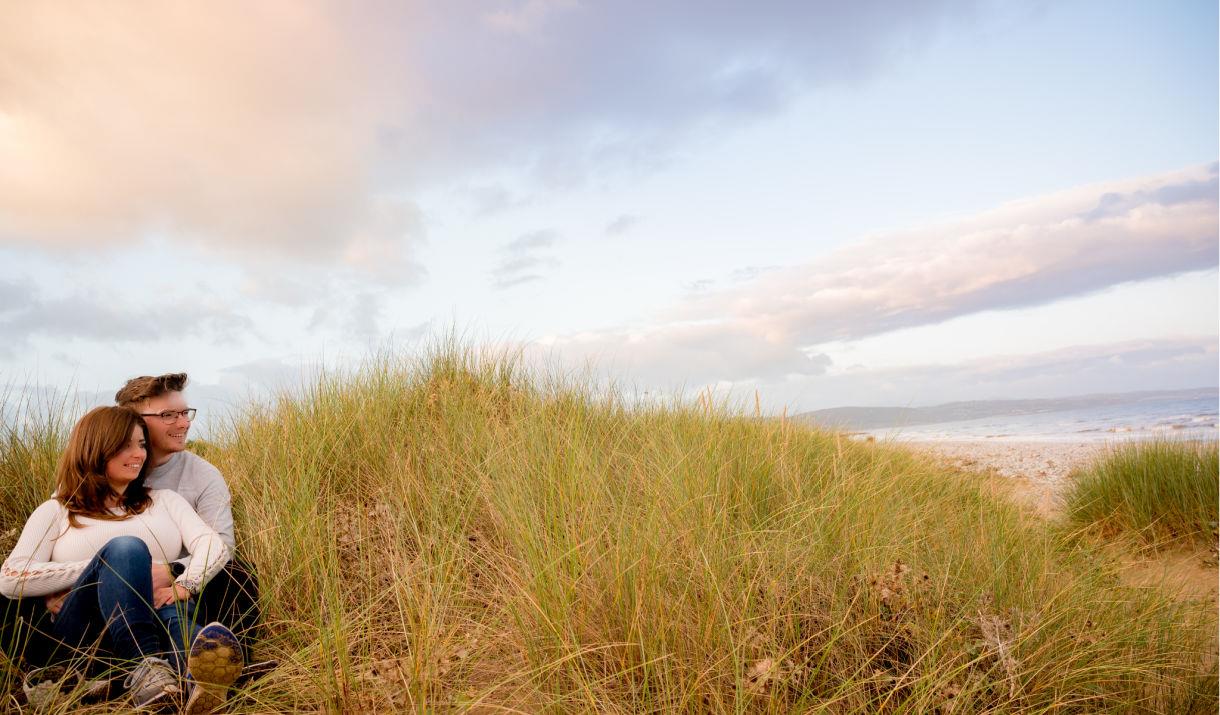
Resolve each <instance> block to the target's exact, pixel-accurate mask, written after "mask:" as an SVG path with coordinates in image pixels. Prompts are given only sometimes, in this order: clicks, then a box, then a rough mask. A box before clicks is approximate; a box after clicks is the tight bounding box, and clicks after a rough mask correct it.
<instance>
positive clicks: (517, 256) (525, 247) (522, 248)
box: [491, 230, 559, 290]
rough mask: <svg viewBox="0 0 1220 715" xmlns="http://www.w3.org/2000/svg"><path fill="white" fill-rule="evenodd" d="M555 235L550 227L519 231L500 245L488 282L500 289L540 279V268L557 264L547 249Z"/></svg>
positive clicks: (551, 267) (541, 275)
mask: <svg viewBox="0 0 1220 715" xmlns="http://www.w3.org/2000/svg"><path fill="white" fill-rule="evenodd" d="M558 238H559V236H558V234H556V233H555V232H554V231H552V230H543V231H534V232H532V233H527V234H523V235H521V236H519V237H517V238H516V239H515V240H513V241H510V242H509V243H508V244H506V245H505V246H504V247H503V248H501V249H500V260H499V262H498V263H497V264H496V266H495V268H493V269H492V272H491V277H492V284H493V285H494V286H495V287H496V288H498V289H500V290H504V289H507V288H512V287H513V286H518V285H521V284H523V283H530V282H533V281H538V280H542V278H543V272H544V271H546V270H551V269H554V268H557V267H558V266H559V260H558V259H557V258H555V257H554V256H552V255H549V254H548V253H547V249H549V248H551V247H552V246H553V245H554V244H555V242H556V241H557V240H558Z"/></svg>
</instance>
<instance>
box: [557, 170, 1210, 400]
mask: <svg viewBox="0 0 1220 715" xmlns="http://www.w3.org/2000/svg"><path fill="white" fill-rule="evenodd" d="M1216 174H1217V167H1216V165H1214V164H1213V165H1209V166H1205V167H1199V168H1195V169H1188V170H1184V171H1179V172H1174V173H1172V174H1166V175H1162V176H1155V177H1148V178H1144V179H1138V180H1133V181H1124V182H1112V183H1110V184H1105V185H1102V186H1090V187H1083V188H1079V189H1075V190H1072V191H1067V192H1063V193H1060V194H1054V195H1050V196H1044V197H1040V198H1035V199H1030V200H1026V201H1019V202H1014V203H1010V204H1006V205H1004V206H1001V207H1000V208H998V209H995V210H992V211H987V212H984V213H981V214H979V215H977V216H973V217H969V218H966V219H963V220H959V221H956V222H953V223H949V224H944V225H938V226H930V227H926V228H922V229H919V230H914V231H906V232H901V233H894V234H886V235H880V236H874V237H871V238H868V239H866V240H863V241H861V242H859V243H857V244H854V245H851V246H848V247H845V248H843V249H840V250H838V251H836V252H834V253H832V254H830V255H828V256H827V257H825V258H824V259H821V260H819V261H817V262H814V263H810V264H806V265H803V266H798V267H792V268H785V269H778V270H776V269H765V270H759V271H757V272H754V273H745V274H743V275H742V277H743V278H745V279H746V280H745V282H743V283H740V284H736V285H731V286H730V287H727V288H723V289H720V290H709V289H708V288H709V285H714V284H701V285H698V286H694V287H692V292H691V293H690V294H689V295H688V297H687V299H686V300H684V301H683V302H681V303H679V304H676V305H673V306H670V307H669V308H667V309H665V310H664V311H662V312H661V313H660V314H659V315H658V316H656V317H655V318H654V320H653V321H652V322H650V323H645V324H643V325H641V326H638V327H634V328H613V329H608V330H604V331H596V332H588V333H584V334H580V335H571V336H556V337H551V338H549V339H547V340H546V341H544V343H545V344H547V345H550V346H552V347H553V348H554V349H556V350H559V351H561V352H569V351H570V352H572V353H573V354H574V355H575V356H577V357H578V358H582V359H583V358H593V359H597V360H599V361H601V360H608V361H610V362H618V361H619V360H620V359H622V360H623V362H624V363H625V364H624V365H623V367H624V368H626V369H628V370H630V371H631V372H632V373H633V374H636V375H639V376H641V378H642V379H646V380H648V381H652V382H653V384H668V382H669V381H672V380H673V379H674V376H678V375H684V376H686V379H687V380H688V381H690V382H692V383H698V382H715V381H720V380H727V381H743V380H773V379H780V378H783V377H784V376H787V375H806V376H808V375H817V374H819V373H820V372H822V371H824V369H825V368H826V367H827V365H828V364H829V360H828V359H827V358H825V357H824V356H821V355H820V353H819V351H818V346H819V345H821V344H824V343H829V342H832V341H840V340H845V341H850V340H855V339H860V338H864V337H867V336H871V335H877V334H881V333H886V332H889V331H892V330H897V329H900V328H910V327H915V326H920V325H929V324H934V323H938V322H941V321H944V320H948V319H950V318H954V317H958V316H963V315H968V314H971V313H976V312H980V311H986V310H1003V309H1013V308H1023V307H1030V306H1036V305H1040V304H1045V303H1049V302H1053V301H1056V300H1059V299H1063V298H1068V297H1072V296H1077V295H1081V294H1085V293H1090V292H1093V291H1097V290H1101V289H1103V288H1107V287H1109V286H1113V285H1117V284H1120V283H1125V282H1129V281H1139V280H1145V279H1150V278H1156V277H1159V276H1168V275H1173V274H1176V273H1180V272H1185V271H1193V270H1200V269H1206V268H1211V267H1214V266H1216V264H1217V243H1218V239H1220V231H1218V227H1217V196H1216V194H1215V192H1209V191H1207V190H1200V189H1199V188H1198V187H1199V185H1200V184H1202V185H1203V186H1206V185H1207V184H1208V182H1214V181H1215V179H1216ZM1109 195H1115V196H1121V197H1123V198H1122V199H1121V202H1116V201H1112V200H1110V201H1108V200H1105V199H1104V198H1103V197H1105V196H1109ZM1167 197H1172V198H1167ZM1103 203H1105V204H1106V205H1107V206H1108V209H1107V211H1108V213H1107V214H1106V215H1104V216H1092V217H1086V214H1088V213H1089V212H1090V211H1092V210H1093V209H1094V208H1095V207H1096V206H1098V205H1100V204H1103ZM695 288H697V290H695ZM624 353H628V355H624ZM692 371H693V372H692Z"/></svg>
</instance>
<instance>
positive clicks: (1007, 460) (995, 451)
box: [905, 440, 1109, 486]
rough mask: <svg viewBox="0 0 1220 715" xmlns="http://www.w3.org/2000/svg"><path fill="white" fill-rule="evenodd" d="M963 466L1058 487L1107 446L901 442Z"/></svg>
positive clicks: (1035, 442)
mask: <svg viewBox="0 0 1220 715" xmlns="http://www.w3.org/2000/svg"><path fill="white" fill-rule="evenodd" d="M905 444H906V446H908V447H910V448H911V449H915V450H918V451H922V452H929V453H932V454H936V455H939V456H942V457H945V458H946V459H948V460H949V461H951V462H953V463H954V464H956V465H957V466H959V467H962V468H964V469H977V470H981V471H987V470H990V471H994V472H995V473H996V474H999V475H1000V476H1004V477H1024V478H1026V479H1029V480H1032V481H1036V482H1045V483H1046V484H1048V485H1052V486H1060V485H1061V484H1062V483H1063V481H1064V480H1065V479H1066V478H1067V475H1068V474H1069V473H1070V472H1071V471H1072V470H1073V469H1075V468H1077V467H1081V466H1084V465H1086V464H1088V463H1089V462H1090V461H1092V460H1093V459H1094V458H1095V457H1097V456H1099V455H1101V454H1104V453H1105V451H1106V450H1107V449H1108V448H1109V445H1108V444H1107V443H1105V442H1096V441H1092V442H1084V441H1081V442H1049V441H1046V442H1039V441H1033V440H1027V441H1011V442H1010V441H1006V440H925V441H918V442H916V441H911V442H907V443H905Z"/></svg>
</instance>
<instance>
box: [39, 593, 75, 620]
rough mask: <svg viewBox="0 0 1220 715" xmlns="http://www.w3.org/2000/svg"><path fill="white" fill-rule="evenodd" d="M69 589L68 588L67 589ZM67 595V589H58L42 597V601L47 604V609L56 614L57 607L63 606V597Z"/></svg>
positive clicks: (57, 612) (57, 611) (57, 613)
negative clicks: (56, 591)
mask: <svg viewBox="0 0 1220 715" xmlns="http://www.w3.org/2000/svg"><path fill="white" fill-rule="evenodd" d="M69 590H70V589H69ZM67 597H68V591H60V592H59V593H52V594H49V595H47V596H46V597H45V598H44V599H43V603H45V604H47V610H48V611H50V612H51V613H52V614H54V615H56V616H58V615H59V609H61V608H63V607H64V599H65V598H67Z"/></svg>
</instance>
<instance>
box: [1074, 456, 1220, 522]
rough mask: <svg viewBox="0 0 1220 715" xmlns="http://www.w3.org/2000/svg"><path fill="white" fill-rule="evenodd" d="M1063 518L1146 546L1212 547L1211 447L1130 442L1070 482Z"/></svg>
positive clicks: (1215, 482) (1219, 501) (1216, 501)
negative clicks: (1128, 536)
mask: <svg viewBox="0 0 1220 715" xmlns="http://www.w3.org/2000/svg"><path fill="white" fill-rule="evenodd" d="M1070 481H1071V484H1070V486H1069V489H1068V492H1067V494H1066V498H1065V501H1066V505H1067V513H1068V514H1069V516H1070V518H1071V519H1072V521H1074V522H1075V523H1077V524H1080V525H1082V526H1095V527H1097V528H1099V529H1101V530H1102V531H1103V532H1105V533H1112V534H1113V533H1120V532H1125V533H1130V534H1134V535H1137V536H1138V537H1139V538H1140V539H1141V540H1143V541H1144V542H1146V543H1149V544H1166V543H1175V544H1181V545H1193V544H1202V545H1208V544H1214V543H1215V533H1216V532H1215V530H1216V522H1217V518H1218V514H1217V512H1218V511H1220V475H1218V469H1217V450H1216V442H1214V441H1211V442H1185V441H1182V442H1174V441H1168V440H1156V441H1147V442H1133V443H1130V444H1124V445H1121V446H1118V447H1115V448H1114V449H1112V450H1111V451H1110V452H1109V453H1108V454H1106V455H1105V456H1104V457H1102V458H1100V459H1098V460H1097V461H1095V462H1094V463H1093V464H1091V465H1090V466H1089V467H1088V468H1086V469H1082V470H1078V471H1076V472H1074V473H1073V474H1072V475H1071V476H1070Z"/></svg>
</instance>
